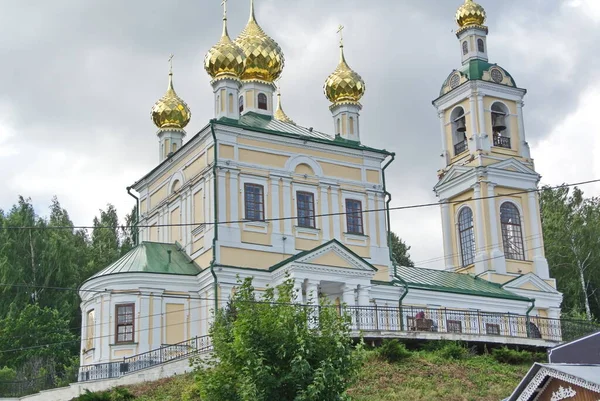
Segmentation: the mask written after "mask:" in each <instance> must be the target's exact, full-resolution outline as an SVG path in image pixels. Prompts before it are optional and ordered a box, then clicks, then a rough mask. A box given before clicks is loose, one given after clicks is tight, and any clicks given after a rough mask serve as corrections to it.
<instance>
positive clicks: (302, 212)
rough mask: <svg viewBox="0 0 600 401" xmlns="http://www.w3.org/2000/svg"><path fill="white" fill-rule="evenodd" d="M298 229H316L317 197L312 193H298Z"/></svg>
mask: <svg viewBox="0 0 600 401" xmlns="http://www.w3.org/2000/svg"><path fill="white" fill-rule="evenodd" d="M296 207H297V210H298V212H297V213H298V227H306V228H315V227H316V226H315V196H314V195H313V194H312V193H311V192H304V191H298V192H296Z"/></svg>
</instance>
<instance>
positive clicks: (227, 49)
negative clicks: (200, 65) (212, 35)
mask: <svg viewBox="0 0 600 401" xmlns="http://www.w3.org/2000/svg"><path fill="white" fill-rule="evenodd" d="M244 58H245V56H244V52H243V51H242V49H240V48H239V46H238V45H236V44H235V43H233V42H232V41H231V38H230V37H229V33H228V32H227V14H226V11H225V14H224V15H223V35H222V36H221V40H219V42H218V43H217V44H216V45H214V46H213V47H212V49H210V50H209V51H208V53H207V54H206V57H205V58H204V68H205V69H206V72H208V75H210V76H211V77H212V78H213V79H219V78H236V79H237V78H239V77H240V75H242V72H243V71H244Z"/></svg>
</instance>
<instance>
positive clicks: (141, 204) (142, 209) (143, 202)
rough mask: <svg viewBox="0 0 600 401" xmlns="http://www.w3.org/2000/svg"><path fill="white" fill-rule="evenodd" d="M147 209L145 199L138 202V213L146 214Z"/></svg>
mask: <svg viewBox="0 0 600 401" xmlns="http://www.w3.org/2000/svg"><path fill="white" fill-rule="evenodd" d="M147 209H148V201H147V200H146V199H144V200H142V201H141V202H140V212H141V213H146V210H147Z"/></svg>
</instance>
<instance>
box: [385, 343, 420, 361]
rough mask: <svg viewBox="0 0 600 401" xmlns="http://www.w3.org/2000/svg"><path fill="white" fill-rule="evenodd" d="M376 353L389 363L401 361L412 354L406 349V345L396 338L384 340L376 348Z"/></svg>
mask: <svg viewBox="0 0 600 401" xmlns="http://www.w3.org/2000/svg"><path fill="white" fill-rule="evenodd" d="M378 354H379V356H380V357H381V358H383V359H385V360H386V361H388V362H390V363H394V362H399V361H402V360H404V359H407V358H409V357H410V356H411V355H412V353H411V352H410V351H409V350H407V349H406V346H405V345H404V344H403V343H401V342H400V341H398V340H384V341H383V344H381V348H379V350H378Z"/></svg>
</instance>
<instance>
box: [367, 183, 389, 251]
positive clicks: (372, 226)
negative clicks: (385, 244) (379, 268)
mask: <svg viewBox="0 0 600 401" xmlns="http://www.w3.org/2000/svg"><path fill="white" fill-rule="evenodd" d="M376 196H377V193H375V192H371V191H367V205H366V206H367V207H366V209H367V210H375V209H377V207H376V204H375V197H376ZM365 214H366V215H368V216H369V231H368V235H369V240H370V243H371V258H373V257H375V255H378V252H379V250H378V249H377V219H378V218H379V212H369V213H365ZM386 259H388V258H386Z"/></svg>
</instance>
